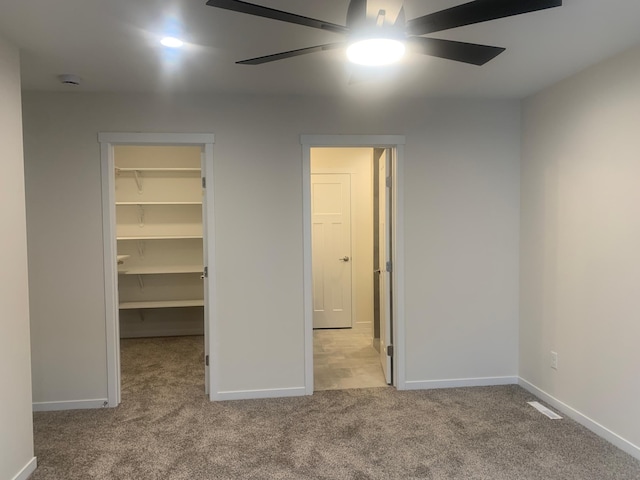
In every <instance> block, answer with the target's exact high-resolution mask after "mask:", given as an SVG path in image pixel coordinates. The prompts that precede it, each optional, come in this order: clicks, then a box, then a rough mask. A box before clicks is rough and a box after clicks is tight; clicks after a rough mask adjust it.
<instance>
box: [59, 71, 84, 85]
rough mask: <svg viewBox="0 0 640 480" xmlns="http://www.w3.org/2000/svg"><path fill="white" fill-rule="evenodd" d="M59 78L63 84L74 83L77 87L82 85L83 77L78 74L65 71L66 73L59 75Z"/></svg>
mask: <svg viewBox="0 0 640 480" xmlns="http://www.w3.org/2000/svg"><path fill="white" fill-rule="evenodd" d="M58 80H60V83H62V84H63V85H73V86H74V87H77V86H78V85H80V80H81V79H80V77H79V76H78V75H73V74H70V73H65V74H64V75H58Z"/></svg>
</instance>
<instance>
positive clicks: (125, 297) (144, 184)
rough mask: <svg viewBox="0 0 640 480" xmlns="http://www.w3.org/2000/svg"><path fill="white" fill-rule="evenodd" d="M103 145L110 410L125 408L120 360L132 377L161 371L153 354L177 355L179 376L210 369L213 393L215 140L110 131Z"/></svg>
mask: <svg viewBox="0 0 640 480" xmlns="http://www.w3.org/2000/svg"><path fill="white" fill-rule="evenodd" d="M99 140H100V142H101V158H102V183H103V212H104V215H103V224H104V244H105V255H104V257H105V296H106V322H107V360H108V362H107V363H108V392H109V406H116V405H118V404H119V403H120V402H121V367H122V365H121V355H123V357H122V358H125V357H124V355H126V358H127V360H128V362H127V366H128V370H132V371H135V370H136V369H138V370H139V371H145V370H146V368H147V366H148V365H155V364H156V362H154V360H153V359H152V355H156V356H157V357H158V358H163V357H164V358H170V357H172V356H173V358H175V359H177V360H179V362H180V365H177V366H176V371H180V370H182V371H184V372H188V371H200V372H204V377H205V378H204V382H203V383H204V390H205V392H206V393H209V394H210V391H211V383H212V377H213V374H212V372H211V369H210V368H208V365H209V364H210V361H209V352H210V351H211V348H210V343H211V325H212V322H211V318H212V308H211V307H212V305H213V297H214V285H213V281H212V280H213V279H212V276H210V275H209V272H210V271H212V272H213V271H214V270H213V266H212V260H213V234H212V232H213V218H212V216H213V192H212V190H211V185H212V182H211V180H212V178H211V175H210V173H211V172H212V164H213V136H212V135H203V134H196V135H190V134H126V133H122V134H118V133H103V134H100V136H99ZM207 179H209V185H207ZM141 338H144V339H145V340H139V339H141ZM121 339H122V342H123V343H121ZM125 339H126V340H125ZM131 339H138V340H131ZM124 342H126V343H124ZM121 347H122V348H121ZM125 347H126V348H125ZM145 355H149V356H150V357H149V359H148V360H144V359H141V357H144V356H145ZM186 358H190V359H191V360H189V361H190V362H199V361H202V362H203V363H204V365H203V366H201V365H198V364H197V363H196V364H195V365H189V364H187V363H188V362H189V361H187V360H186ZM134 361H135V362H137V363H135V364H132V363H131V362H134ZM194 367H195V368H194ZM199 368H202V370H199ZM166 370H169V369H168V368H166V367H162V368H161V369H160V371H159V372H158V374H159V375H160V374H168V373H167V371H166ZM145 373H147V372H145ZM201 374H202V373H200V375H201ZM168 375H170V374H168ZM195 381H196V382H198V380H197V379H196V380H195Z"/></svg>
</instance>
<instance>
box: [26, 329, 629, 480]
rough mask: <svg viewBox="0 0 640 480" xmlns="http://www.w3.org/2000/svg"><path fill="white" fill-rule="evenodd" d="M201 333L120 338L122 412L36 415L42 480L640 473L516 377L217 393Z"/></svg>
mask: <svg viewBox="0 0 640 480" xmlns="http://www.w3.org/2000/svg"><path fill="white" fill-rule="evenodd" d="M201 360H202V337H186V338H174V339H145V340H126V341H123V342H122V366H123V398H122V400H123V402H122V405H121V406H120V407H118V408H116V409H101V410H85V411H66V412H46V413H37V414H35V446H36V455H37V457H38V464H39V468H38V470H37V471H36V473H35V474H34V476H33V479H34V480H45V479H46V480H75V479H82V480H87V479H104V480H107V479H109V480H116V479H127V480H131V479H135V480H138V479H149V480H160V479H163V480H164V479H167V480H174V479H175V480H177V479H184V480H187V479H188V480H205V479H354V480H364V479H434V480H444V479H477V480H480V479H483V480H484V479H486V480H534V479H535V480H552V479H554V480H614V479H615V480H638V479H640V462H638V461H636V460H635V459H633V458H632V457H630V456H628V455H626V454H624V453H623V452H621V451H620V450H617V449H616V448H614V447H613V446H611V445H610V444H608V443H607V442H605V441H603V440H601V439H600V438H598V437H597V436H595V435H594V434H592V433H590V432H589V431H587V430H585V429H584V428H583V427H581V426H580V425H578V424H576V423H575V422H573V421H571V420H566V419H565V420H558V421H552V420H549V419H547V418H546V417H544V416H543V415H541V414H540V413H539V412H537V411H536V410H534V409H533V408H532V407H530V406H529V405H527V403H526V402H527V401H529V400H532V399H533V397H532V396H531V395H529V394H528V393H527V392H525V391H524V390H523V389H521V388H519V387H516V386H506V387H486V388H485V387H483V388H468V389H452V390H432V391H424V392H420V391H414V392H397V391H395V390H394V389H392V388H377V389H375V388H374V389H364V390H334V391H324V392H319V393H316V394H315V395H313V396H311V397H301V398H287V399H273V400H251V401H235V402H221V403H211V402H209V401H208V400H207V399H206V398H205V396H204V393H203V374H204V372H203V368H202V366H201Z"/></svg>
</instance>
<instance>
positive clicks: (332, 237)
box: [311, 174, 352, 328]
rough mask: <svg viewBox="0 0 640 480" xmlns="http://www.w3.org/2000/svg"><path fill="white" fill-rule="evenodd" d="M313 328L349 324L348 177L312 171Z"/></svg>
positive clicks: (349, 192)
mask: <svg viewBox="0 0 640 480" xmlns="http://www.w3.org/2000/svg"><path fill="white" fill-rule="evenodd" d="M311 219H312V224H311V243H312V260H311V262H312V272H313V273H312V275H313V287H312V288H313V328H349V327H351V322H352V319H351V275H352V272H351V178H350V176H349V175H348V174H313V175H311Z"/></svg>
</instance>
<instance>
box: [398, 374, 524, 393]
mask: <svg viewBox="0 0 640 480" xmlns="http://www.w3.org/2000/svg"><path fill="white" fill-rule="evenodd" d="M517 384H518V377H516V376H513V377H476V378H452V379H448V380H408V381H406V382H404V385H403V388H402V390H432V389H434V388H459V387H491V386H495V385H517Z"/></svg>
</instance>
